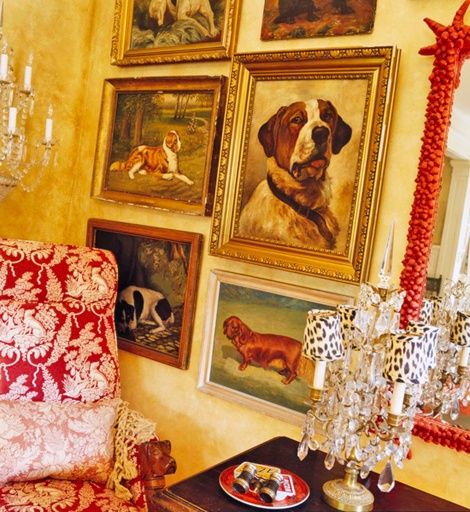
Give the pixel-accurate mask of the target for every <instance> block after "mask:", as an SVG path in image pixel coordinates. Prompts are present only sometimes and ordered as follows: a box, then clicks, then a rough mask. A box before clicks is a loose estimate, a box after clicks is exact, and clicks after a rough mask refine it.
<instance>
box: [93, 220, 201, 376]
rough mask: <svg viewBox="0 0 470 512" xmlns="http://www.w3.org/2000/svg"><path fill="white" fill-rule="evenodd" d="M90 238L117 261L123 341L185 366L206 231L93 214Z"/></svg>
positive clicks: (127, 346)
mask: <svg viewBox="0 0 470 512" xmlns="http://www.w3.org/2000/svg"><path fill="white" fill-rule="evenodd" d="M87 241H88V245H90V246H93V247H98V248H100V249H107V250H108V251H111V252H112V253H113V254H114V256H115V258H116V261H117V265H118V270H119V278H118V290H117V300H116V311H115V323H116V332H117V336H118V342H119V347H120V348H123V349H125V350H128V351H130V352H134V353H136V354H138V355H141V356H144V357H148V358H150V359H154V360H156V361H160V362H163V363H166V364H169V365H171V366H177V367H178V368H185V367H186V365H187V361H188V356H189V344H190V334H191V330H192V319H193V315H194V309H195V290H196V280H197V259H198V253H199V245H200V241H201V235H199V234H197V233H190V232H185V231H175V230H168V229H162V228H147V227H145V226H137V225H132V224H126V223H121V222H113V221H105V220H99V219H90V220H89V221H88V237H87Z"/></svg>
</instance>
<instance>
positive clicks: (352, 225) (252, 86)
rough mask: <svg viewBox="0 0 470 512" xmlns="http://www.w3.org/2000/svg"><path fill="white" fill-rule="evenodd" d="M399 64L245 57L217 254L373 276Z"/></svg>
mask: <svg viewBox="0 0 470 512" xmlns="http://www.w3.org/2000/svg"><path fill="white" fill-rule="evenodd" d="M398 55H399V52H398V50H396V49H395V48H393V47H374V48H345V49H341V48H338V49H325V50H311V51H295V52H291V53H274V52H273V53H264V54H263V53H254V54H240V55H236V56H235V58H234V62H233V66H232V75H231V81H230V86H229V93H228V100H227V105H228V111H227V114H226V123H225V126H224V134H223V139H222V150H221V154H222V155H223V156H222V159H221V162H220V167H219V175H218V181H217V186H216V202H215V205H214V216H213V223H212V236H211V244H210V252H211V254H213V255H218V256H223V257H228V258H237V259H243V260H248V261H251V262H254V263H259V264H262V265H269V266H275V267H279V268H284V269H288V270H293V271H296V272H304V273H308V274H316V275H319V276H322V277H325V278H330V279H336V280H341V281H349V282H352V283H355V282H359V281H360V280H361V279H362V278H363V277H364V276H365V275H366V274H367V271H368V266H369V259H370V258H369V256H370V248H371V244H372V234H373V233H374V225H375V219H376V212H377V204H378V199H379V196H380V189H381V182H382V169H383V166H384V162H385V155H386V149H387V136H388V127H389V126H390V119H389V118H390V112H391V109H392V103H393V96H394V86H395V78H396V73H397V67H398Z"/></svg>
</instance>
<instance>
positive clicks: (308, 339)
mask: <svg viewBox="0 0 470 512" xmlns="http://www.w3.org/2000/svg"><path fill="white" fill-rule="evenodd" d="M382 268H384V265H382ZM388 280H389V273H388V272H382V271H381V282H380V284H379V286H378V287H375V286H372V285H370V284H367V283H363V284H362V285H361V286H360V292H359V297H358V300H357V306H347V305H345V306H338V307H337V309H336V310H335V311H326V310H323V311H322V310H312V311H309V313H308V318H307V325H306V328H305V336H304V343H303V355H304V357H306V358H308V359H310V360H312V361H313V362H314V365H315V366H314V375H313V382H312V385H311V386H310V400H309V405H310V409H309V411H308V412H307V414H306V417H305V422H304V426H303V430H302V437H301V441H300V443H299V446H298V456H299V458H300V459H303V458H305V456H306V455H307V453H308V450H309V449H310V450H317V449H320V448H321V449H322V450H323V451H325V452H326V457H325V461H324V463H325V467H326V468H327V469H331V468H332V467H333V465H334V464H335V462H338V463H340V464H342V465H344V466H345V476H344V479H339V480H331V481H328V482H326V483H325V484H324V486H323V498H324V499H325V501H326V502H327V503H328V504H329V505H330V506H332V507H334V508H336V509H338V510H344V511H351V512H362V511H368V510H372V507H373V501H374V497H373V494H372V493H371V492H370V491H369V490H368V489H367V488H366V487H365V486H364V485H362V484H361V483H360V482H359V481H358V477H361V478H366V477H367V475H368V474H369V472H370V471H371V470H372V469H373V468H374V467H375V466H376V465H377V464H378V463H380V462H383V463H385V466H384V469H383V471H382V472H381V474H380V477H379V481H378V486H379V489H380V490H381V491H385V492H388V491H391V490H392V489H393V487H394V485H395V481H394V476H393V470H392V463H393V464H394V465H396V466H397V467H398V468H401V467H402V466H403V462H404V460H405V458H406V456H407V454H408V452H409V448H410V444H411V430H412V427H413V418H414V415H415V412H416V410H417V404H418V401H419V399H420V392H421V387H422V385H423V384H424V383H425V382H426V380H427V378H428V374H429V369H430V367H431V366H432V364H433V354H434V347H435V344H436V339H437V330H436V329H431V328H428V327H427V326H421V325H420V326H414V327H413V328H412V329H409V330H408V331H402V330H400V329H399V311H400V309H401V305H402V303H403V299H404V292H400V291H398V290H391V289H389V287H388Z"/></svg>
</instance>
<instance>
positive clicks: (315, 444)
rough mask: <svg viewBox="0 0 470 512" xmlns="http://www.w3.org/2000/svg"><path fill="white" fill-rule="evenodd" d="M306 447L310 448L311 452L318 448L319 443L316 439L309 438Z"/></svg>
mask: <svg viewBox="0 0 470 512" xmlns="http://www.w3.org/2000/svg"><path fill="white" fill-rule="evenodd" d="M308 447H309V448H310V450H311V451H312V452H314V451H316V450H318V448H320V444H319V443H318V441H317V440H316V439H310V441H309V443H308Z"/></svg>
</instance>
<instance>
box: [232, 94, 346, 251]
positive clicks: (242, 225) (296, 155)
mask: <svg viewBox="0 0 470 512" xmlns="http://www.w3.org/2000/svg"><path fill="white" fill-rule="evenodd" d="M351 135H352V130H351V127H350V126H349V125H348V124H347V122H346V121H344V120H343V118H342V117H341V115H340V114H339V113H338V111H337V110H336V108H335V106H334V105H333V103H331V102H330V101H327V100H323V99H312V100H309V101H296V102H294V103H292V104H290V105H288V106H282V107H281V108H279V110H278V111H277V112H276V113H275V114H274V115H272V116H271V117H270V119H269V120H268V121H266V122H265V123H264V124H263V125H262V126H261V128H260V129H259V131H258V140H259V142H260V143H261V145H262V147H263V149H264V153H265V155H266V156H267V158H268V160H267V177H266V179H264V180H262V181H261V182H260V183H259V184H258V185H257V187H256V188H255V189H254V191H253V193H252V194H251V196H250V198H249V199H248V202H247V203H246V204H245V206H244V207H243V209H242V211H241V214H240V220H239V226H238V228H239V234H240V235H241V236H244V237H249V238H255V239H260V240H268V241H271V242H274V243H278V242H280V243H284V244H286V245H290V246H301V247H308V248H312V247H314V248H319V249H330V250H331V249H334V248H335V245H336V237H337V236H338V233H339V229H340V228H339V224H338V221H337V219H336V217H335V215H334V213H333V212H332V211H331V209H330V199H331V183H330V180H331V177H330V173H329V172H328V169H329V166H330V163H331V160H332V159H333V158H334V155H337V154H338V153H339V152H340V151H341V149H342V148H343V147H344V146H345V145H346V144H347V143H348V142H349V141H350V139H351ZM260 212H262V213H260Z"/></svg>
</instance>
